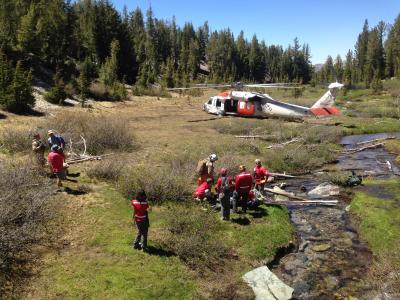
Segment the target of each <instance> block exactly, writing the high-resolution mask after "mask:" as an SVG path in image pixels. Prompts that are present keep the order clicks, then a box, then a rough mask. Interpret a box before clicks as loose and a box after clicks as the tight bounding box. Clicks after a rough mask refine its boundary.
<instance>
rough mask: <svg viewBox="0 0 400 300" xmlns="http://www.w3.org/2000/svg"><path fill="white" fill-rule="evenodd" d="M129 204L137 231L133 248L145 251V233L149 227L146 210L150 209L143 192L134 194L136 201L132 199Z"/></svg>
mask: <svg viewBox="0 0 400 300" xmlns="http://www.w3.org/2000/svg"><path fill="white" fill-rule="evenodd" d="M131 203H132V207H133V209H134V213H133V218H134V220H135V223H136V226H137V229H138V233H137V236H136V239H135V241H134V243H133V248H135V249H142V250H143V251H147V250H148V248H147V233H148V231H149V227H150V222H149V216H148V210H149V209H150V207H149V204H148V202H147V196H146V193H145V191H144V190H140V191H139V192H138V193H137V194H136V199H133V200H132V201H131Z"/></svg>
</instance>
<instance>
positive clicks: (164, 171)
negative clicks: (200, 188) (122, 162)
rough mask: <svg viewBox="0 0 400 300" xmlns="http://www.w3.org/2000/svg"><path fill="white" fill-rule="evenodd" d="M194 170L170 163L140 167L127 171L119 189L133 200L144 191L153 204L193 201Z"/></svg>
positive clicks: (120, 181) (121, 179)
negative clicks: (163, 165)
mask: <svg viewBox="0 0 400 300" xmlns="http://www.w3.org/2000/svg"><path fill="white" fill-rule="evenodd" d="M193 182H194V170H192V169H189V168H181V167H180V166H179V164H178V165H175V164H173V162H171V163H170V165H167V166H165V167H159V168H157V167H154V166H148V167H144V166H139V167H137V168H134V169H130V170H126V171H125V172H124V174H123V176H121V177H120V180H119V181H118V188H119V190H120V192H121V193H122V194H123V195H124V196H125V197H126V198H133V197H134V196H135V195H136V193H137V192H138V191H139V190H141V189H143V190H145V192H146V194H147V198H148V200H149V201H150V202H152V203H157V204H160V203H163V202H166V201H180V202H182V201H185V200H188V199H191V196H192V192H193Z"/></svg>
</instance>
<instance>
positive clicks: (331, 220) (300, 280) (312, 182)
mask: <svg viewBox="0 0 400 300" xmlns="http://www.w3.org/2000/svg"><path fill="white" fill-rule="evenodd" d="M387 136H397V137H400V133H395V134H369V135H353V136H346V137H344V138H343V139H342V141H341V143H342V144H343V145H344V147H345V148H348V149H349V148H354V147H356V143H359V142H363V141H367V140H373V139H378V138H385V137H387ZM394 160H395V156H394V155H392V154H390V153H388V152H387V151H386V150H385V149H384V148H376V149H367V150H364V151H361V152H357V153H353V154H346V155H340V156H339V157H338V163H337V167H338V168H339V169H341V170H354V171H356V173H357V174H358V175H374V177H375V178H391V177H394V176H396V175H395V174H400V170H399V167H398V166H396V165H395V164H394ZM386 161H389V162H390V163H391V167H392V170H390V169H389V167H388V164H387V163H386ZM321 182H322V181H320V180H318V177H317V176H310V177H308V178H302V179H295V180H291V181H288V183H289V184H290V186H288V187H287V189H286V190H287V191H289V192H291V191H293V192H296V193H298V192H299V190H300V186H304V187H306V189H307V190H308V191H309V190H311V189H312V188H314V187H316V186H317V185H319V184H320V183H321ZM370 189H371V188H370V187H368V188H367V187H360V190H364V191H366V192H368V193H374V192H379V191H371V190H370ZM377 189H379V186H378V187H377ZM382 196H384V195H382ZM347 198H348V197H347ZM328 199H329V198H328ZM332 199H338V197H337V196H336V197H334V198H332ZM345 199H346V197H339V200H340V201H339V204H338V205H337V206H334V207H326V206H307V207H305V206H289V207H288V208H289V213H290V219H291V221H292V223H293V224H294V226H295V228H296V240H297V243H296V245H297V246H296V247H295V249H294V251H293V252H291V253H289V254H287V255H285V256H284V257H282V258H281V259H280V260H279V262H277V263H276V264H275V265H272V266H271V265H270V266H269V267H270V268H271V269H272V271H273V272H274V273H275V274H276V275H277V276H278V277H279V278H280V279H281V280H282V281H283V282H285V283H286V284H288V285H289V286H291V287H292V288H293V289H294V292H293V299H344V298H345V299H347V297H348V296H353V297H357V298H358V299H374V298H375V297H376V296H377V293H376V291H374V290H372V288H371V285H370V284H369V283H368V282H367V281H366V280H365V278H364V274H366V272H367V270H368V268H369V266H370V263H371V262H372V259H373V258H372V253H371V252H370V251H369V249H368V247H367V245H366V244H365V243H363V242H362V241H360V239H359V236H358V234H357V231H356V229H355V228H354V227H353V225H352V222H351V220H350V216H349V213H348V209H346V208H347V206H348V205H349V201H350V199H348V200H347V201H346V200H345Z"/></svg>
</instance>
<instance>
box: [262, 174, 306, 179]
mask: <svg viewBox="0 0 400 300" xmlns="http://www.w3.org/2000/svg"><path fill="white" fill-rule="evenodd" d="M269 175H271V176H273V177H282V178H288V179H289V178H298V177H299V176H293V175H287V174H282V173H269Z"/></svg>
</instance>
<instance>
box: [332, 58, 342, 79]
mask: <svg viewBox="0 0 400 300" xmlns="http://www.w3.org/2000/svg"><path fill="white" fill-rule="evenodd" d="M333 68H334V70H335V76H336V81H338V82H342V81H343V73H344V67H343V61H342V58H341V56H340V55H338V56H337V57H336V59H335V64H334V66H333Z"/></svg>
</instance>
